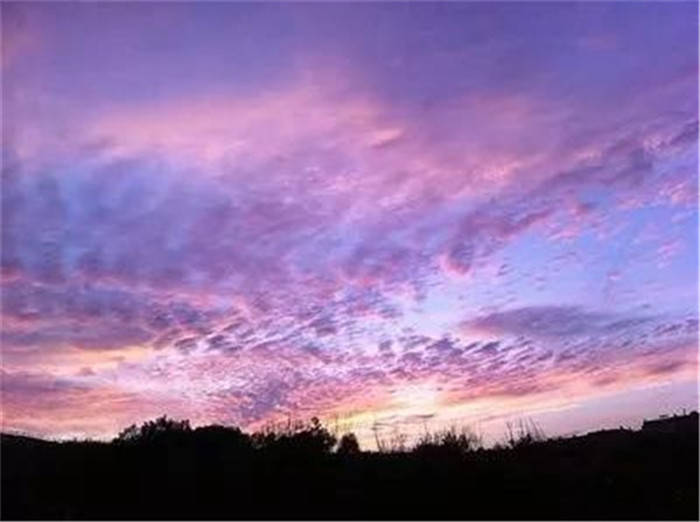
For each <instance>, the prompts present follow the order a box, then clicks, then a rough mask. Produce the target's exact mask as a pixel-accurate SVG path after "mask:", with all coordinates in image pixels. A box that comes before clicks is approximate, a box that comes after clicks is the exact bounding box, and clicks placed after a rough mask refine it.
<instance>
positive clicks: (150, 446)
mask: <svg viewBox="0 0 700 522" xmlns="http://www.w3.org/2000/svg"><path fill="white" fill-rule="evenodd" d="M688 420H689V421H690V422H684V423H683V424H682V426H680V428H678V427H677V426H676V427H674V426H671V425H670V424H669V425H668V426H664V425H660V426H648V427H647V428H648V429H644V430H640V431H627V430H614V431H608V432H598V433H597V434H591V435H588V436H585V437H577V438H570V439H560V440H548V441H539V442H538V441H533V440H530V439H528V438H527V437H525V438H521V440H517V441H512V442H513V443H511V444H510V445H506V447H504V448H501V449H495V450H481V449H474V448H473V447H471V446H470V443H469V442H468V441H467V442H466V444H460V441H459V439H454V438H452V439H450V438H449V437H447V438H446V439H445V438H443V440H441V441H437V440H436V442H435V443H434V444H430V443H426V444H423V445H422V446H421V447H419V448H417V449H415V450H413V451H411V452H393V453H391V452H388V453H361V452H358V451H357V449H356V447H354V446H353V444H345V445H344V446H342V445H341V448H340V450H339V451H338V450H335V451H332V449H331V448H333V447H334V445H335V440H334V439H333V438H332V436H331V435H330V434H329V433H328V432H327V431H325V429H323V428H319V427H318V426H315V427H311V428H308V429H306V430H297V431H296V432H295V433H293V434H289V433H288V434H286V435H275V434H270V433H268V434H257V435H254V436H248V435H245V434H243V433H241V432H240V431H238V430H235V429H228V428H221V427H207V428H198V429H196V430H190V429H189V426H186V430H178V429H176V430H171V429H166V430H163V431H162V432H158V430H155V431H154V430H151V432H149V433H146V432H145V431H143V428H142V431H141V432H139V431H138V429H137V430H136V431H135V432H134V431H133V430H132V432H130V433H127V434H126V435H125V436H122V439H121V440H119V441H115V442H112V443H110V444H106V443H94V442H68V443H60V444H59V443H54V442H46V441H41V440H37V439H30V438H26V437H15V436H9V435H3V436H2V446H1V448H0V449H1V452H2V453H1V457H2V499H1V500H2V504H1V506H2V513H1V515H2V518H3V519H5V520H7V519H397V518H398V519H638V520H648V519H687V520H691V519H694V520H697V519H698V433H697V414H695V415H694V416H693V417H688ZM669 427H670V429H667V428H669ZM346 442H348V441H346ZM464 442H465V441H464V440H462V443H464Z"/></svg>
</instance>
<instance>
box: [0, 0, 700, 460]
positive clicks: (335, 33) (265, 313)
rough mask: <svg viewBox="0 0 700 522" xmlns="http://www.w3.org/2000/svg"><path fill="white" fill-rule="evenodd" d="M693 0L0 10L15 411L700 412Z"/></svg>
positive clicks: (88, 423)
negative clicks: (699, 387) (699, 407)
mask: <svg viewBox="0 0 700 522" xmlns="http://www.w3.org/2000/svg"><path fill="white" fill-rule="evenodd" d="M697 10H698V7H697V4H695V3H692V2H687V3H675V2H671V3H661V2H658V3H637V2H634V3H632V2H630V3H622V2H618V3H598V2H595V3H581V4H577V3H532V4H530V3H524V2H523V3H490V4H480V3H466V2H465V3H442V4H431V3H413V4H409V3H386V4H371V3H355V4H320V3H314V4H302V3H285V4H241V3H197V4H195V3H194V2H192V3H189V2H188V3H173V4H165V3H156V2H154V3H106V4H99V3H92V2H90V3H30V2H26V3H25V2H23V3H11V2H3V3H2V30H3V33H2V44H3V45H2V81H3V85H2V86H3V122H2V123H3V171H2V261H1V264H2V392H3V394H2V428H3V429H4V430H19V431H24V432H28V433H31V434H37V435H43V436H51V437H64V436H92V437H108V436H112V435H113V434H114V433H115V432H116V431H118V430H119V429H120V428H122V427H124V426H125V425H128V424H130V423H132V422H141V421H143V420H146V419H148V418H151V417H154V416H157V415H161V414H168V415H170V416H174V417H184V418H189V419H191V420H192V422H193V423H194V424H203V423H214V422H217V423H225V424H237V425H241V426H243V427H246V428H250V429H254V428H256V427H258V426H260V425H262V424H264V423H266V422H270V421H274V420H276V419H282V418H286V417H288V416H292V417H296V418H308V417H310V416H312V415H319V416H320V417H322V418H325V419H333V418H335V417H339V418H340V419H341V420H342V422H343V423H344V426H346V427H349V428H351V429H353V430H355V431H356V432H358V433H359V435H360V437H361V440H362V441H364V442H365V445H366V446H367V447H371V446H372V445H371V444H370V443H369V441H370V440H371V439H372V433H373V431H372V430H373V429H375V430H379V431H380V432H382V433H383V434H385V435H386V436H391V434H393V433H396V431H397V430H398V431H402V432H404V433H408V434H410V433H413V432H415V431H416V430H418V429H420V430H422V429H423V427H424V426H425V425H428V426H433V427H436V428H437V427H440V426H443V425H446V424H452V423H457V424H471V425H472V426H474V427H475V428H476V429H477V430H479V431H481V432H482V433H483V434H484V436H485V438H486V439H487V440H497V439H498V437H500V436H501V433H502V432H503V428H504V425H505V422H506V421H508V420H510V419H517V418H521V417H530V418H533V419H535V420H536V421H538V422H539V423H540V424H541V425H542V427H543V428H544V429H545V431H546V432H547V433H548V434H550V435H554V434H565V433H571V432H574V431H582V430H589V429H595V428H598V427H601V426H617V425H618V424H628V425H636V424H638V423H639V422H641V420H642V418H643V417H645V416H652V415H657V414H659V413H670V412H673V411H678V410H679V409H680V408H695V407H697V401H698V391H697V384H698V376H697V369H698V364H697V362H698V352H697V347H698V345H697V341H698V199H697V193H698V175H697V169H698V98H697V91H698V53H697V51H698V46H697V42H698V24H697V19H698V12H697Z"/></svg>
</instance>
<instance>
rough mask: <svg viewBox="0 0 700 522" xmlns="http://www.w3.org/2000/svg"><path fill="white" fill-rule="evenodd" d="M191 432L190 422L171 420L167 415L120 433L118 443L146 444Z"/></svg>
mask: <svg viewBox="0 0 700 522" xmlns="http://www.w3.org/2000/svg"><path fill="white" fill-rule="evenodd" d="M189 431H191V428H190V421H189V420H181V421H178V420H174V419H169V418H168V417H167V416H166V415H163V416H162V417H158V418H157V419H155V420H152V421H147V422H144V423H143V424H142V425H141V427H136V425H135V424H132V425H131V426H129V427H128V428H126V429H124V430H123V431H121V432H120V433H119V435H118V436H117V438H116V439H115V441H116V442H146V441H152V440H154V439H156V438H160V437H162V436H168V435H172V434H182V433H186V432H189Z"/></svg>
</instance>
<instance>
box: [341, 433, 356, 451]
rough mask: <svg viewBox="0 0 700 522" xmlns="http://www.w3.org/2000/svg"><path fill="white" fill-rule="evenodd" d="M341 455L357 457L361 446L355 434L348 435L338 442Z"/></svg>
mask: <svg viewBox="0 0 700 522" xmlns="http://www.w3.org/2000/svg"><path fill="white" fill-rule="evenodd" d="M337 451H338V454H339V455H355V454H357V453H359V452H360V444H359V443H358V442H357V437H355V434H354V433H346V434H345V435H343V436H342V437H341V438H340V442H338V450H337Z"/></svg>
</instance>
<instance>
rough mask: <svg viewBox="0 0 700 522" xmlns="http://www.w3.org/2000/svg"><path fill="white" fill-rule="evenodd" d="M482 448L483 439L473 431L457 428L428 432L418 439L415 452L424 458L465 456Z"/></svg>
mask: <svg viewBox="0 0 700 522" xmlns="http://www.w3.org/2000/svg"><path fill="white" fill-rule="evenodd" d="M480 447H481V439H480V438H479V436H477V435H476V434H475V433H474V432H473V431H471V429H469V428H466V427H464V428H462V429H461V430H458V429H457V427H456V426H451V427H450V428H447V429H443V430H439V431H436V432H433V433H431V432H428V431H427V430H426V432H425V433H424V434H423V435H422V436H421V437H420V438H419V439H418V442H417V443H416V445H415V446H414V448H413V451H414V452H415V453H417V454H419V455H423V456H431V457H435V456H441V455H445V456H458V455H465V454H466V453H469V452H471V451H475V450H476V449H478V448H480Z"/></svg>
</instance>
